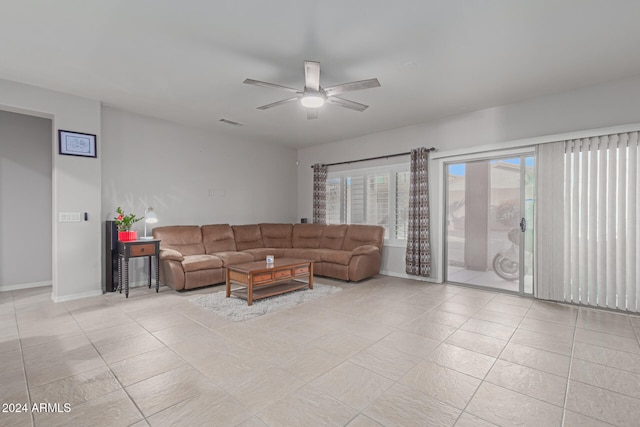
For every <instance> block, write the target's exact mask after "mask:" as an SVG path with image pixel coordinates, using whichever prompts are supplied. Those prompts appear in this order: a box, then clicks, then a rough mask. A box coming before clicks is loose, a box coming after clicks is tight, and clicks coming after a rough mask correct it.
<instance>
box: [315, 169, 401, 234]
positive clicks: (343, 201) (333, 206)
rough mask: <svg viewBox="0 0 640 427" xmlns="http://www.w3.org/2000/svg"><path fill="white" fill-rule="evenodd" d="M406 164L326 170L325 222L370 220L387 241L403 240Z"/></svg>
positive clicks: (362, 221)
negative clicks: (381, 230) (379, 228)
mask: <svg viewBox="0 0 640 427" xmlns="http://www.w3.org/2000/svg"><path fill="white" fill-rule="evenodd" d="M409 176H410V172H409V165H408V164H406V165H395V166H389V167H382V168H375V169H360V170H350V171H340V172H329V174H328V178H327V224H371V225H381V226H382V227H384V229H385V239H387V240H388V241H389V242H391V243H392V242H393V241H396V240H406V237H407V221H408V210H409Z"/></svg>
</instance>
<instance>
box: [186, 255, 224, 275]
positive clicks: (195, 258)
mask: <svg viewBox="0 0 640 427" xmlns="http://www.w3.org/2000/svg"><path fill="white" fill-rule="evenodd" d="M182 268H183V269H184V271H185V272H187V271H198V270H207V269H210V268H222V260H221V259H220V258H218V257H216V256H213V255H204V254H202V255H188V256H185V257H184V260H183V261H182Z"/></svg>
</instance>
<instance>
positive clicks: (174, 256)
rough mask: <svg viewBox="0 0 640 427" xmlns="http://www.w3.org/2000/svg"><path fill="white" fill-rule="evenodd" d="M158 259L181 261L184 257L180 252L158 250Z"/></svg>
mask: <svg viewBox="0 0 640 427" xmlns="http://www.w3.org/2000/svg"><path fill="white" fill-rule="evenodd" d="M160 259H161V260H165V259H166V260H173V261H183V260H184V257H183V256H182V254H181V253H180V252H178V251H176V250H175V249H160Z"/></svg>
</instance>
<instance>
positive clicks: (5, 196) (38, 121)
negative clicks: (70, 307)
mask: <svg viewBox="0 0 640 427" xmlns="http://www.w3.org/2000/svg"><path fill="white" fill-rule="evenodd" d="M51 132H52V122H51V120H50V119H45V118H40V117H35V116H28V115H24V114H18V113H13V112H7V111H0V236H1V237H0V291H1V290H7V289H11V288H15V287H19V286H21V285H30V284H43V285H45V284H51V281H52V234H53V230H52V222H51V217H52V194H51V193H52V166H51V164H52V159H51V156H52V149H51Z"/></svg>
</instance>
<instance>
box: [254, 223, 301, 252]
mask: <svg viewBox="0 0 640 427" xmlns="http://www.w3.org/2000/svg"><path fill="white" fill-rule="evenodd" d="M259 225H260V231H261V232H262V243H263V245H264V247H265V248H290V247H291V234H292V232H293V225H291V224H259Z"/></svg>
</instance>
